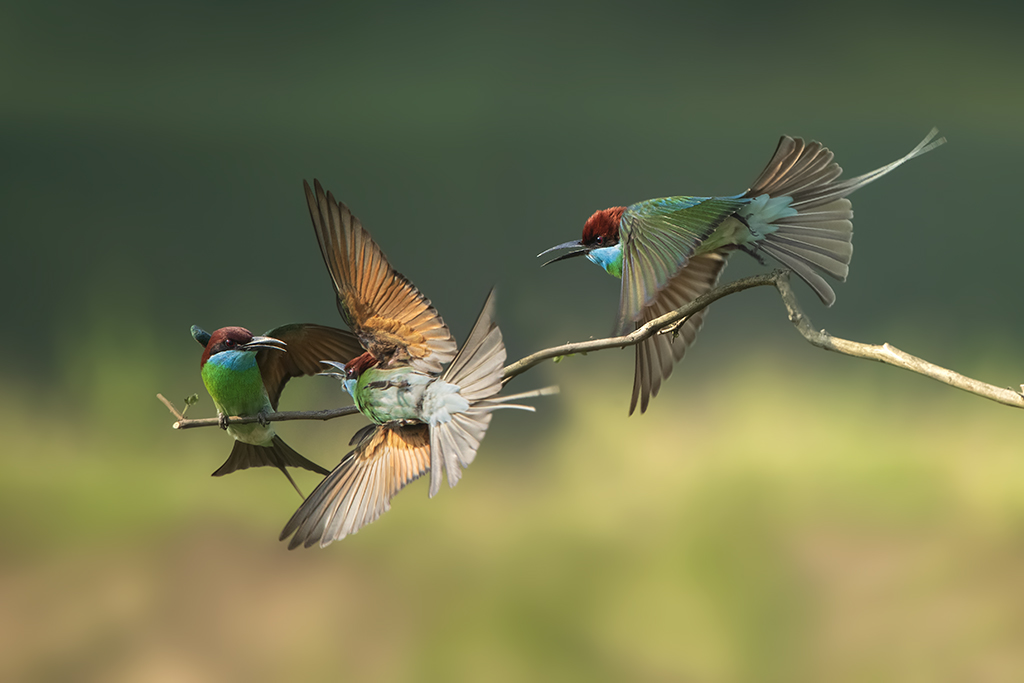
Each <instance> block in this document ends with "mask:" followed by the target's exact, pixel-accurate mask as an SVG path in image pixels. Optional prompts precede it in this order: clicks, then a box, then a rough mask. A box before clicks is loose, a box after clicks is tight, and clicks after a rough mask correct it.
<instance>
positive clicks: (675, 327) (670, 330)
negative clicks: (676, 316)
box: [658, 316, 690, 339]
mask: <svg viewBox="0 0 1024 683" xmlns="http://www.w3.org/2000/svg"><path fill="white" fill-rule="evenodd" d="M689 319H690V316H686V317H685V318H683V319H682V320H678V321H676V322H674V323H672V324H671V325H666V326H665V327H663V328H661V329H660V330H658V334H671V335H672V338H673V339H675V338H676V337H678V336H679V330H680V329H682V327H683V325H685V324H686V321H687V320H689Z"/></svg>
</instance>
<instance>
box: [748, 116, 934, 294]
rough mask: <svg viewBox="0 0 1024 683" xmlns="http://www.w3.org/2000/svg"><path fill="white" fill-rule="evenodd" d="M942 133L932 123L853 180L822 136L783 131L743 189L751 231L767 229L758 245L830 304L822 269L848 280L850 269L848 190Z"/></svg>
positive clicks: (916, 154) (927, 147)
mask: <svg viewBox="0 0 1024 683" xmlns="http://www.w3.org/2000/svg"><path fill="white" fill-rule="evenodd" d="M938 134H939V130H938V128H932V130H931V132H930V133H928V135H927V136H926V137H925V139H924V140H922V141H921V142H920V143H919V144H918V145H917V147H915V148H914V149H912V150H910V152H909V153H908V154H907V155H906V156H903V157H901V158H899V159H897V160H896V161H893V162H892V163H890V164H886V165H885V166H882V167H881V168H877V169H875V170H874V171H871V172H870V173H865V174H864V175H860V176H857V177H856V178H850V179H848V180H839V179H838V178H839V176H840V175H841V174H842V172H843V169H842V168H840V166H839V164H837V163H836V162H835V161H833V154H832V152H830V151H829V150H828V149H827V148H825V147H823V146H822V145H821V143H820V142H810V143H805V142H804V141H803V140H802V139H800V138H791V137H788V136H783V137H782V139H781V140H779V146H778V148H777V149H776V150H775V155H774V156H773V157H772V159H771V161H769V162H768V165H767V166H766V167H765V169H764V171H762V172H761V175H760V176H758V178H757V180H755V181H754V184H753V185H752V186H751V188H750V189H749V190H747V192H746V194H745V195H744V196H746V197H750V198H753V200H754V201H752V202H751V203H750V204H749V205H747V207H745V208H744V209H742V210H741V211H740V212H739V215H740V216H741V217H742V218H744V219H745V220H746V221H747V222H748V225H749V226H750V227H751V229H752V232H755V233H756V232H762V233H763V239H762V240H760V241H758V242H756V245H755V248H756V249H759V250H761V251H763V252H764V253H766V254H768V255H769V256H772V257H773V258H775V259H776V260H777V261H779V262H780V263H781V264H782V265H784V266H786V267H787V268H790V269H792V271H793V272H794V273H796V274H797V275H799V276H800V277H801V278H803V280H804V281H805V282H807V284H809V285H810V286H811V288H812V289H813V290H814V292H815V293H816V294H817V295H818V296H819V297H820V298H821V301H822V303H824V304H825V305H826V306H831V305H832V304H833V303H834V302H835V300H836V295H835V292H834V291H832V287H831V286H830V285H829V284H828V283H827V282H826V281H825V279H824V278H822V277H821V275H820V274H819V272H820V273H825V274H826V275H830V276H831V277H833V278H835V279H837V280H840V281H843V280H846V276H847V274H848V273H849V271H850V268H849V265H850V258H851V257H852V256H853V243H852V240H853V223H852V222H851V219H852V218H853V211H852V210H851V208H850V200H849V199H846V197H847V195H849V194H851V193H852V192H854V191H856V190H858V189H860V188H862V187H864V186H865V185H867V184H868V183H870V182H872V181H875V180H877V179H879V178H881V177H882V176H884V175H885V174H886V173H889V172H890V171H892V170H894V169H895V168H896V167H898V166H901V165H902V164H904V163H906V162H908V161H910V160H911V159H913V158H915V157H919V156H921V155H922V154H925V153H927V152H930V151H931V150H933V149H935V148H936V147H938V146H939V145H941V144H943V143H944V142H946V138H938V139H935V137H936V136H937V135H938ZM755 238H756V235H755Z"/></svg>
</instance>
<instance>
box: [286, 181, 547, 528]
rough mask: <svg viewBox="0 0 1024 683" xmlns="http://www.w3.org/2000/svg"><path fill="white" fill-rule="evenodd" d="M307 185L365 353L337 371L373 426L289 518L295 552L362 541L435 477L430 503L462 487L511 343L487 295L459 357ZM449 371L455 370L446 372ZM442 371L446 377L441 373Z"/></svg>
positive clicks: (399, 281)
mask: <svg viewBox="0 0 1024 683" xmlns="http://www.w3.org/2000/svg"><path fill="white" fill-rule="evenodd" d="M314 183H315V187H316V191H315V192H314V191H313V190H312V189H310V187H309V184H308V183H304V185H305V189H306V201H307V203H308V204H309V212H310V216H311V217H312V219H313V227H314V228H315V230H316V235H317V239H318V240H319V242H320V251H321V253H322V254H323V257H324V262H325V263H326V264H327V270H328V271H330V274H331V278H332V280H333V281H334V288H335V291H336V293H337V297H338V310H339V311H340V313H341V317H342V318H343V319H344V320H345V323H346V324H347V325H348V326H349V327H350V328H351V329H352V331H353V332H354V333H355V335H356V337H358V339H359V341H360V342H361V343H362V345H363V348H364V349H366V352H365V353H363V354H362V355H360V356H358V357H356V358H353V359H352V360H350V361H349V362H348V363H346V364H344V365H342V364H340V363H330V365H333V366H334V367H335V368H336V369H337V370H338V372H335V373H328V374H330V375H331V376H334V377H337V378H338V379H340V380H341V382H342V385H343V386H344V388H345V390H346V391H348V393H350V394H351V395H352V398H353V400H354V401H355V404H356V406H357V407H358V408H359V410H360V411H361V412H362V413H363V414H364V415H365V416H366V417H368V418H369V419H370V421H371V423H372V424H370V425H367V426H366V427H364V428H363V429H361V430H359V431H358V432H357V433H356V434H355V436H353V437H352V440H351V442H350V445H353V444H354V445H355V449H354V450H353V451H351V452H350V453H348V454H347V455H346V456H345V457H344V458H343V459H342V461H341V463H340V464H339V465H338V466H337V467H336V468H335V469H334V471H333V472H331V473H330V474H329V475H327V477H325V478H324V480H323V481H322V482H320V485H319V486H317V488H316V490H314V491H313V493H311V494H309V497H308V498H307V499H306V500H305V502H304V503H303V504H302V505H301V506H300V507H299V509H298V510H297V511H296V512H295V514H294V515H292V518H291V519H290V520H289V521H288V523H287V524H286V525H285V527H284V530H283V531H282V532H281V540H284V539H286V538H288V537H289V536H292V534H294V536H292V539H291V541H290V542H289V544H288V547H289V548H295V547H298V546H299V545H305V546H306V547H309V546H311V545H313V544H315V543H319V544H320V545H321V546H326V545H328V544H329V543H331V542H332V541H336V540H339V539H341V538H344V537H345V536H346V535H347V534H353V533H355V532H357V531H358V530H359V529H360V528H361V527H363V526H365V525H366V524H369V523H370V522H372V521H374V520H375V519H377V518H378V517H380V515H381V514H383V513H384V512H386V511H387V510H389V509H390V508H391V503H390V501H391V498H392V497H393V496H394V495H395V494H396V493H398V492H399V491H400V490H401V489H402V487H403V486H405V485H406V484H408V483H409V482H411V481H412V480H414V479H416V478H417V477H419V476H421V475H422V474H424V473H425V472H427V471H428V470H429V471H430V490H429V495H430V496H431V497H432V496H433V495H434V494H435V493H437V491H438V490H439V488H440V486H441V470H442V468H443V469H444V471H445V473H446V474H447V479H448V485H449V486H455V484H456V483H457V482H458V481H459V478H460V477H461V476H462V468H463V467H467V466H468V465H469V464H470V463H471V462H473V458H474V457H475V456H476V451H477V448H479V446H480V441H481V440H482V439H483V438H484V433H485V432H486V431H487V427H488V425H489V424H490V421H491V413H492V412H493V411H494V410H497V409H498V408H520V409H523V410H530V411H532V410H533V408H532V407H531V406H522V405H512V404H509V403H507V401H509V400H511V399H516V398H525V397H528V396H536V395H541V394H543V393H551V392H550V391H549V390H540V391H538V392H528V393H526V394H517V395H515V396H507V397H499V396H498V392H499V391H500V390H501V371H502V365H503V364H504V362H505V345H504V343H503V342H502V338H501V330H500V329H498V326H497V325H496V324H495V323H494V322H493V320H492V318H493V314H494V294H493V292H492V293H491V294H490V295H489V296H488V297H487V301H486V302H485V303H484V307H483V311H482V312H481V313H480V316H479V317H478V318H477V321H476V323H475V324H474V325H473V329H472V331H471V332H470V333H469V337H468V339H467V340H466V343H465V344H464V345H463V347H462V349H461V350H459V351H458V353H456V349H457V346H456V343H455V339H454V338H453V337H452V334H451V332H450V331H449V330H448V326H447V325H446V324H445V323H444V321H443V320H442V319H441V316H440V315H438V313H437V310H436V309H434V307H433V306H431V304H430V301H429V300H428V299H427V298H426V297H424V296H423V295H422V294H420V292H419V290H417V289H416V287H414V286H413V284H412V283H411V282H409V281H408V280H407V279H405V278H404V277H402V275H400V274H399V273H398V272H396V271H395V270H394V268H392V267H391V266H390V264H388V261H387V259H386V258H385V256H384V253H383V252H382V251H381V249H380V247H378V246H377V244H376V243H375V242H374V241H373V240H372V239H371V238H370V234H369V233H368V232H367V231H366V230H365V229H364V228H363V226H362V225H361V224H360V223H359V220H358V219H357V218H356V217H355V216H353V215H352V213H351V212H350V211H349V209H348V207H346V206H345V205H344V204H342V203H340V202H338V201H336V200H335V199H334V196H333V195H331V194H325V193H324V190H323V188H322V187H321V186H320V183H319V182H316V181H314ZM447 363H450V365H448V367H447V369H443V366H444V365H445V364H447ZM442 370H443V371H442Z"/></svg>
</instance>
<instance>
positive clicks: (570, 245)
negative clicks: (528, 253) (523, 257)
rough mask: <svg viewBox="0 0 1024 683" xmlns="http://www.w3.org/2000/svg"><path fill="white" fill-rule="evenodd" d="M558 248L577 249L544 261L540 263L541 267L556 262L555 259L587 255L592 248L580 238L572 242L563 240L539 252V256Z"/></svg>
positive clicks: (561, 259)
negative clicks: (586, 245) (584, 244)
mask: <svg viewBox="0 0 1024 683" xmlns="http://www.w3.org/2000/svg"><path fill="white" fill-rule="evenodd" d="M556 249H575V251H570V252H569V253H567V254H562V255H561V256H556V257H555V258H553V259H551V260H550V261H545V262H544V263H542V264H540V267H541V268H543V267H544V266H546V265H548V264H549V263H554V262H555V261H564V260H565V259H567V258H572V257H574V256H586V255H587V254H589V253H590V248H589V247H585V246H583V243H581V242H580V241H579V240H573V241H571V242H563V243H562V244H559V245H557V246H554V247H551V248H550V249H545V250H544V251H542V252H540V253H539V254H537V257H538V258H540V257H541V256H543V255H544V254H547V253H549V252H552V251H555V250H556Z"/></svg>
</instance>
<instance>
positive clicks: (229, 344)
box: [199, 327, 252, 369]
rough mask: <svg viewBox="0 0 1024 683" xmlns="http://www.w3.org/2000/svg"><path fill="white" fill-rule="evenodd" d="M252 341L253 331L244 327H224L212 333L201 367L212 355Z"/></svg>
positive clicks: (200, 362)
mask: <svg viewBox="0 0 1024 683" xmlns="http://www.w3.org/2000/svg"><path fill="white" fill-rule="evenodd" d="M251 341H252V332H250V331H249V330H247V329H245V328H244V327H222V328H220V329H219V330H217V331H215V332H214V333H213V334H211V335H210V341H208V342H206V348H205V349H204V350H203V357H202V359H201V360H200V361H199V368H200V369H202V367H203V366H204V365H206V361H208V360H210V356H212V355H214V354H215V353H220V352H221V351H229V350H231V349H233V348H236V347H238V346H241V345H242V344H248V343H249V342H251Z"/></svg>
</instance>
